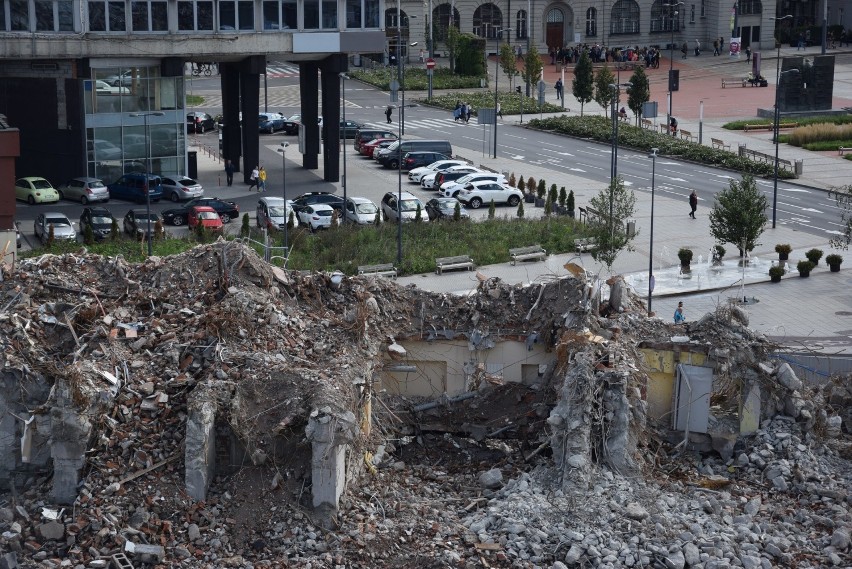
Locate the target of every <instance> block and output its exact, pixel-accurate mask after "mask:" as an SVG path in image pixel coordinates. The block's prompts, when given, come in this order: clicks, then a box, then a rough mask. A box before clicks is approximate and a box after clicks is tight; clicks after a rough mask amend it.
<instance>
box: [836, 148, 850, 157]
mask: <svg viewBox="0 0 852 569" xmlns="http://www.w3.org/2000/svg"><path fill="white" fill-rule="evenodd" d="M846 152H852V148H847V147H845V146H841V147H839V148H838V149H837V153H838V154H840V155H841V156H843V154H845V153H846Z"/></svg>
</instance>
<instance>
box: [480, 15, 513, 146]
mask: <svg viewBox="0 0 852 569" xmlns="http://www.w3.org/2000/svg"><path fill="white" fill-rule="evenodd" d="M511 30H512V28H497V33H496V34H494V39H495V40H497V53H496V57H497V58H496V60H495V62H494V158H497V104H498V103H497V78H498V77H500V34H502V33H503V32H509V31H511ZM486 60H487V58H486Z"/></svg>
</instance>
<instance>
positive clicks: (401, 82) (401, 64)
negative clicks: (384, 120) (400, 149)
mask: <svg viewBox="0 0 852 569" xmlns="http://www.w3.org/2000/svg"><path fill="white" fill-rule="evenodd" d="M400 45H402V44H400ZM415 45H417V42H416V41H413V42H411V43H410V44H408V46H409V47H414V46H415ZM397 59H398V60H399V69H400V74H399V90H400V91H402V104H401V105H400V106H399V139H400V140H402V135H404V134H405V63H404V62H403V61H402V57H400V56H399V54H397Z"/></svg>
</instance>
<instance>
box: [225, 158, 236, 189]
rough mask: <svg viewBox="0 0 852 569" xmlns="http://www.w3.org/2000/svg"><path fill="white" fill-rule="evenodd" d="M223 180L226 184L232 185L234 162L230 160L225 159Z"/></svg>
mask: <svg viewBox="0 0 852 569" xmlns="http://www.w3.org/2000/svg"><path fill="white" fill-rule="evenodd" d="M225 180H226V181H227V183H228V186H232V185H233V184H234V163H233V162H231V161H230V160H225Z"/></svg>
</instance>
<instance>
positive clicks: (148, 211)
mask: <svg viewBox="0 0 852 569" xmlns="http://www.w3.org/2000/svg"><path fill="white" fill-rule="evenodd" d="M165 114H166V113H163V112H161V111H152V112H150V113H130V115H129V116H131V117H142V121H143V123H144V124H145V212H146V215H147V216H148V235H147V237H148V256H149V257H150V256H152V255H153V254H154V244H153V243H152V241H151V240H152V235H151V137H150V136H149V135H148V117H161V116H163V115H165Z"/></svg>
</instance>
